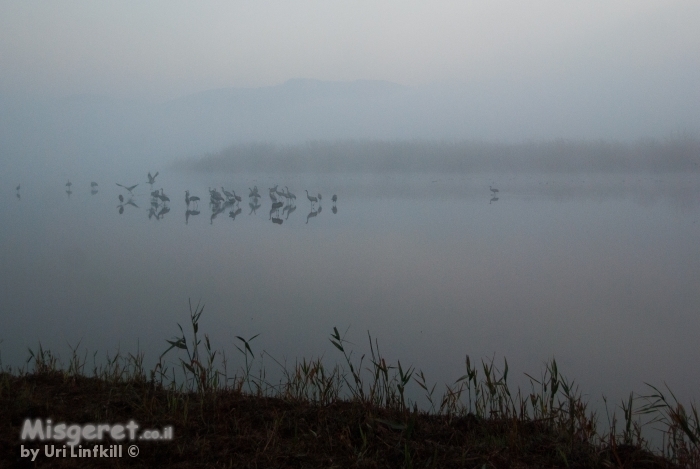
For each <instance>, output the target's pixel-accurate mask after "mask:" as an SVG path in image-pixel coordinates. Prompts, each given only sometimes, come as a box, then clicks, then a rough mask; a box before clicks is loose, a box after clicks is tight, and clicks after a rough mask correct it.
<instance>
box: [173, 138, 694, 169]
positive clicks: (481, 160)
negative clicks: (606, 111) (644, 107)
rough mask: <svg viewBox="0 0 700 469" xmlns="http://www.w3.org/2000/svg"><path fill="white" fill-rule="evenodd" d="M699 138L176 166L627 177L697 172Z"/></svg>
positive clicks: (235, 150)
mask: <svg viewBox="0 0 700 469" xmlns="http://www.w3.org/2000/svg"><path fill="white" fill-rule="evenodd" d="M699 163H700V140H698V139H695V138H686V137H680V138H675V139H667V140H663V141H656V140H648V141H639V142H635V143H619V142H607V141H598V142H583V141H572V140H555V141H548V142H526V143H518V144H508V143H485V142H474V141H467V142H456V143H449V142H431V141H353V140H348V141H310V142H306V143H302V144H295V145H277V144H270V143H250V144H236V145H232V146H230V147H227V148H225V149H223V150H222V151H220V152H218V153H214V154H207V155H204V156H201V157H198V158H191V159H186V160H180V161H178V162H177V163H176V164H175V166H176V167H177V168H179V169H187V170H194V171H206V172H233V171H235V172H291V173H304V172H328V173H334V172H340V173H343V172H349V173H410V172H432V173H474V172H491V171H497V172H513V173H521V172H538V173H590V172H601V173H614V172H621V173H629V172H659V173H668V172H698V171H700V165H699Z"/></svg>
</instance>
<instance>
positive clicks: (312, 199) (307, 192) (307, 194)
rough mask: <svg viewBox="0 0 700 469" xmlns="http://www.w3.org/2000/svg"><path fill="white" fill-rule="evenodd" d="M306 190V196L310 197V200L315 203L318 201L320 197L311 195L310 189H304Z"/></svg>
mask: <svg viewBox="0 0 700 469" xmlns="http://www.w3.org/2000/svg"><path fill="white" fill-rule="evenodd" d="M304 191H305V192H306V198H307V199H309V202H311V203H312V204H313V203H314V202H318V199H317V198H316V197H313V196H310V195H309V191H308V190H306V189H304Z"/></svg>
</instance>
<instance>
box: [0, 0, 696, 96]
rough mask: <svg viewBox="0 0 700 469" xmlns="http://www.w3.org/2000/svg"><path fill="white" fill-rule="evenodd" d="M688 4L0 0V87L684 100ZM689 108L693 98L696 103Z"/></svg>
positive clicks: (12, 90) (40, 91) (691, 36)
mask: <svg viewBox="0 0 700 469" xmlns="http://www.w3.org/2000/svg"><path fill="white" fill-rule="evenodd" d="M698 19H700V2H696V1H673V2H668V1H665V0H663V1H661V0H659V1H648V0H644V1H642V0H629V1H615V2H611V1H586V2H564V1H527V2H522V1H498V2H486V1H482V2H474V1H450V2H447V1H441V2H427V1H423V2H417V1H405V0H402V1H398V0H396V1H381V2H377V1H364V0H361V1H353V2H329V1H305V0H300V1H294V2H281V1H260V0H256V1H236V2H224V1H222V2H215V1H201V2H183V1H172V0H168V1H149V2H140V1H124V0H120V1H100V2H87V1H61V2H39V1H21V2H18V1H8V0H2V1H0V93H2V94H5V95H20V96H39V97H44V96H51V97H52V96H66V95H72V94H99V95H106V96H113V97H140V98H147V99H153V100H161V101H162V100H167V99H173V98H177V97H180V96H184V95H187V94H191V93H196V92H200V91H204V90H208V89H215V88H225V87H260V86H270V85H276V84H280V83H283V82H285V81H286V80H288V79H292V78H314V79H320V80H334V81H349V80H357V79H369V80H387V81H391V82H395V83H399V84H402V85H409V86H417V85H428V84H449V85H458V86H461V85H469V84H470V83H481V84H483V83H490V82H494V83H500V84H501V85H502V84H503V83H507V84H509V86H514V87H517V86H518V84H519V83H527V82H532V81H540V82H552V83H558V84H560V85H562V84H563V85H564V86H566V85H567V84H569V85H570V86H572V87H576V86H582V85H585V84H586V83H591V82H592V83H598V84H600V83H607V82H610V83H613V84H614V85H615V86H616V87H624V86H626V85H629V86H631V87H633V88H635V89H638V90H639V93H640V95H643V94H645V93H646V94H648V93H655V94H656V95H657V97H658V95H659V94H660V95H661V97H662V98H663V99H667V100H678V102H687V101H688V99H689V98H690V99H691V100H696V99H697V97H698V92H697V90H696V88H698V83H700V59H699V57H700V28H698V27H697V24H698ZM695 102H696V104H697V101H695Z"/></svg>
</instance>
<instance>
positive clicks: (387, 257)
mask: <svg viewBox="0 0 700 469" xmlns="http://www.w3.org/2000/svg"><path fill="white" fill-rule="evenodd" d="M162 173H163V174H161V175H160V176H159V177H158V180H157V183H156V185H154V186H153V188H154V189H159V188H161V187H163V189H164V192H165V194H166V195H168V196H169V197H170V199H171V202H170V203H169V204H168V206H169V208H170V211H169V212H168V213H166V214H164V215H163V217H162V218H159V217H151V218H150V219H149V216H148V214H149V208H150V206H151V205H150V202H151V197H150V195H149V193H150V191H151V188H150V187H149V185H148V184H147V183H144V182H141V184H140V185H139V186H138V187H137V188H136V189H135V190H134V193H135V195H134V197H133V202H134V203H135V204H136V205H138V208H137V207H134V206H132V205H124V204H122V205H123V208H124V210H123V213H121V214H120V213H119V205H120V202H119V200H118V195H119V194H123V195H124V196H127V195H128V193H127V192H126V191H125V190H123V189H122V188H120V187H117V186H116V185H115V182H120V183H123V184H125V185H127V184H135V183H136V182H137V181H138V180H139V179H145V177H132V179H133V180H123V181H115V180H114V178H113V177H112V178H110V177H104V178H102V179H95V180H96V181H97V182H98V183H99V186H98V189H99V191H98V192H97V193H96V194H94V195H92V194H91V193H90V180H91V179H90V178H83V179H80V180H78V179H77V178H76V179H72V182H73V186H72V192H73V193H72V194H71V195H70V197H69V196H68V195H67V194H66V192H65V187H64V184H65V182H66V181H65V180H64V179H58V178H57V177H53V176H52V175H44V176H43V177H40V178H39V179H37V180H35V181H3V187H5V189H4V190H3V192H2V195H3V200H4V201H3V203H2V204H1V205H0V217H1V219H2V224H3V228H2V230H0V256H1V262H0V279H1V283H0V293H1V296H0V315H1V316H0V317H1V323H0V324H1V327H0V339H1V340H2V343H0V353H1V354H2V355H1V357H2V363H3V365H13V366H14V365H19V364H23V363H24V362H25V360H26V359H27V357H28V352H27V349H28V348H29V347H31V348H33V349H35V348H36V347H37V346H38V344H39V342H41V344H42V346H43V347H44V348H50V349H51V350H53V351H56V352H58V353H59V354H60V355H61V356H62V357H63V358H64V359H67V358H68V356H69V354H70V350H69V348H68V346H69V345H70V346H76V345H77V344H78V343H79V344H80V350H87V351H88V355H89V362H90V363H91V362H92V353H93V352H98V358H99V357H103V356H104V355H106V354H107V353H110V354H113V353H114V352H115V351H116V350H117V348H118V347H120V348H121V350H122V351H123V352H134V351H135V350H136V348H137V347H140V349H141V350H142V351H144V352H145V353H146V361H147V362H149V363H153V362H154V361H155V360H157V357H158V355H159V354H160V353H161V352H163V351H164V350H165V348H166V346H167V344H166V342H165V339H169V338H172V337H173V336H175V335H177V334H178V333H179V330H178V328H177V323H180V324H182V325H183V326H187V325H188V321H189V311H188V299H191V300H192V302H193V304H197V302H198V301H200V300H201V302H202V303H204V304H205V309H204V314H203V316H202V320H201V330H202V332H205V333H208V334H209V336H210V338H211V340H212V343H213V345H214V346H215V347H217V348H223V349H226V350H227V353H228V354H229V356H230V357H235V354H236V353H237V352H236V351H235V348H234V344H235V343H236V342H237V340H236V339H235V336H243V337H246V338H248V337H251V336H253V335H255V334H258V333H259V334H260V336H259V337H258V338H257V339H255V340H254V341H253V343H252V345H253V349H254V351H255V352H256V353H259V352H261V351H263V350H265V351H267V352H268V353H269V354H271V355H272V356H274V357H276V358H277V359H278V360H280V361H282V360H283V359H285V358H286V359H287V361H288V362H293V361H294V359H295V358H297V357H306V358H310V357H317V356H324V358H325V359H326V360H328V361H329V362H331V363H334V362H337V363H341V361H342V356H341V355H340V354H339V353H338V352H337V351H336V350H335V349H334V348H333V347H332V345H331V344H330V342H329V340H328V338H329V334H330V333H331V332H332V329H333V327H334V326H337V327H338V329H339V330H341V331H346V330H347V335H346V338H347V339H348V340H350V341H351V342H353V343H354V344H355V345H354V346H353V347H352V348H353V349H354V350H355V351H356V353H359V354H362V353H368V352H369V347H368V344H367V331H370V333H371V334H372V337H376V338H377V339H378V340H379V345H380V347H381V349H382V353H383V354H384V355H385V356H386V357H387V358H388V359H389V360H391V361H392V362H395V361H396V360H397V359H400V360H401V363H402V365H404V366H405V365H409V364H412V365H414V366H416V367H417V368H419V369H422V370H423V371H424V372H425V374H426V377H427V378H428V379H429V381H432V382H438V383H445V382H452V381H454V379H456V378H458V377H459V376H461V375H462V374H463V372H464V358H465V355H466V354H469V355H470V356H471V357H472V359H477V360H478V359H481V358H487V359H490V358H492V357H495V360H496V364H497V365H499V366H500V365H501V364H502V362H503V357H504V356H505V357H506V358H507V359H508V362H509V367H510V376H511V377H512V378H511V379H512V381H513V383H514V384H525V383H527V380H526V378H525V377H524V375H523V373H524V372H527V373H530V374H532V375H534V376H539V375H540V373H541V371H542V369H543V368H542V365H543V363H544V362H545V361H547V360H549V359H551V358H552V357H555V358H556V360H557V362H558V365H559V369H560V371H561V372H562V373H563V374H564V375H565V376H567V377H569V378H570V379H574V380H575V381H576V383H578V384H579V385H580V387H581V389H582V390H583V391H584V393H585V394H587V395H589V396H590V398H591V400H595V399H597V398H599V397H600V396H601V395H603V394H605V395H606V396H608V397H609V400H613V401H615V402H619V400H620V399H621V398H622V397H625V396H627V395H628V394H629V392H630V391H635V392H644V391H646V390H647V389H646V388H645V386H644V382H649V383H653V384H655V385H661V386H663V383H668V385H669V386H670V387H671V388H672V389H673V390H674V392H676V394H677V396H678V397H679V398H681V399H689V398H690V397H694V398H697V397H698V396H700V393H699V392H698V391H699V390H700V368H698V366H697V362H698V358H700V345H699V344H700V341H699V340H698V338H699V337H700V178H699V177H698V176H694V175H659V176H650V175H646V174H643V175H575V176H571V175H507V174H506V175H495V174H480V175H471V176H459V175H455V176H450V175H444V174H442V175H425V174H423V175H405V176H402V175H393V176H376V175H374V176H364V175H324V174H319V175H280V174H243V175H241V174H235V175H234V174H226V175H221V174H189V173H174V172H170V173H168V172H167V171H163V172H162ZM18 182H22V187H21V190H20V198H18V197H17V196H16V193H15V191H14V187H15V186H16V184H17V183H18ZM275 184H279V187H280V188H284V186H288V187H289V189H290V190H291V191H292V192H293V193H295V194H296V196H297V199H296V210H294V211H293V212H291V213H289V212H284V211H283V210H282V209H280V210H279V212H275V213H273V214H270V207H271V203H272V202H271V201H270V199H269V197H268V188H269V187H271V186H273V185H275ZM222 185H223V186H224V187H225V188H226V189H227V190H230V189H234V190H236V192H237V194H238V195H240V196H242V198H243V202H242V203H240V208H241V212H240V213H239V214H238V215H236V217H235V218H231V217H230V216H229V212H230V211H231V210H235V208H236V207H230V208H227V209H226V210H224V211H223V212H222V213H221V214H219V215H218V216H217V217H215V218H214V219H213V220H212V219H211V215H212V210H211V208H210V206H209V204H208V198H209V197H208V192H207V188H208V187H210V186H211V187H218V188H220V187H221V186H222ZM254 185H257V186H258V188H259V189H260V194H261V195H262V198H261V199H260V202H259V203H260V207H259V208H258V209H257V210H256V211H255V212H252V213H251V208H250V207H249V204H248V203H249V199H248V188H249V187H253V186H254ZM489 185H493V186H494V187H498V188H499V190H500V191H499V193H498V200H493V201H492V200H491V198H492V193H491V192H490V191H489ZM186 189H188V190H190V192H191V193H192V195H196V196H199V197H200V198H202V201H201V202H200V203H199V211H200V214H199V215H190V216H189V219H186V205H185V200H184V199H185V190H186ZM304 189H308V190H309V191H310V192H312V193H313V194H317V193H319V192H320V193H321V194H322V195H323V200H322V201H321V203H320V204H314V210H315V212H316V216H312V217H308V215H309V213H310V212H311V204H310V202H309V201H308V200H307V198H306V195H305V192H304ZM333 194H337V196H338V202H337V204H336V207H337V213H334V212H333V211H332V207H333V203H332V202H331V200H330V199H331V196H332V195H333ZM127 200H128V197H127ZM125 202H126V200H125ZM319 206H320V207H322V208H321V209H318V207H319ZM161 209H162V206H159V207H158V208H157V211H160V210H161ZM272 217H276V218H280V219H282V220H283V222H282V224H275V223H272V221H271V218H272ZM186 330H187V329H186ZM171 358H173V359H174V358H176V356H175V355H173V356H172V357H171ZM236 363H237V362H236ZM236 366H237V365H236ZM275 366H276V365H274V363H273V362H272V361H271V360H269V359H266V367H269V368H271V369H272V368H274V367H275ZM415 387H416V388H417V386H415ZM438 388H440V386H438Z"/></svg>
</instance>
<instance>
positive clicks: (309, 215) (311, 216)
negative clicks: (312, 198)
mask: <svg viewBox="0 0 700 469" xmlns="http://www.w3.org/2000/svg"><path fill="white" fill-rule="evenodd" d="M317 215H318V212H316V211H314V210H313V209H311V211H310V212H309V214H308V215H306V224H307V225H308V224H309V218H313V217H315V216H317Z"/></svg>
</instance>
